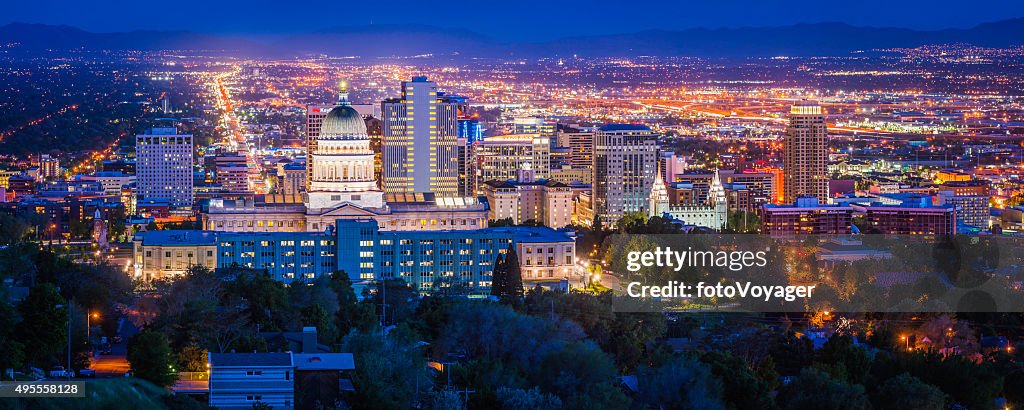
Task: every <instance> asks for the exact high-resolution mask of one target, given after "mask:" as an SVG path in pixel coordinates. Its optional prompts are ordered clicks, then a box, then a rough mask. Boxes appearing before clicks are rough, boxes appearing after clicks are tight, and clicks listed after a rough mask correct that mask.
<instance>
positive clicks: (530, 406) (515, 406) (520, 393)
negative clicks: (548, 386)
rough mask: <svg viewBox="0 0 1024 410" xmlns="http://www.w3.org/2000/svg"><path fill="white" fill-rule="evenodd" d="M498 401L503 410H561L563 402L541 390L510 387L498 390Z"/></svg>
mask: <svg viewBox="0 0 1024 410" xmlns="http://www.w3.org/2000/svg"><path fill="white" fill-rule="evenodd" d="M498 401H499V402H501V409H502V410H559V409H561V408H562V400H561V399H559V398H558V396H555V395H552V394H547V393H543V392H541V391H540V389H539V388H536V387H534V388H532V389H529V390H523V389H514V388H510V387H499V388H498Z"/></svg>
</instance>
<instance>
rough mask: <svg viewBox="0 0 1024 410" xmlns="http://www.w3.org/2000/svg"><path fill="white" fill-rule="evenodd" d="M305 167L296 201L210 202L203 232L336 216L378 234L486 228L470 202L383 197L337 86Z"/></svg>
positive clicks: (315, 222) (273, 228)
mask: <svg viewBox="0 0 1024 410" xmlns="http://www.w3.org/2000/svg"><path fill="white" fill-rule="evenodd" d="M307 149H308V154H309V155H308V156H307V158H308V161H309V163H308V164H307V165H306V166H307V167H310V170H311V172H309V173H308V180H307V184H306V186H307V187H308V188H307V192H306V193H304V194H303V198H302V199H303V202H301V203H274V202H255V201H252V200H225V199H213V200H211V201H210V204H209V208H208V209H206V210H204V212H203V228H204V229H206V230H211V231H222V232H323V231H325V230H330V229H334V225H335V222H336V221H337V220H338V219H358V220H366V219H373V220H376V221H377V224H378V226H379V227H380V229H381V230H401V231H429V230H473V229H481V228H485V227H486V226H487V213H488V209H487V205H486V204H485V203H481V202H479V201H478V200H477V198H464V197H439V196H435V195H434V194H433V193H430V192H423V193H419V192H418V193H385V192H383V191H382V190H381V189H380V188H379V187H378V185H377V181H376V180H375V178H374V152H373V150H372V149H371V148H370V137H369V135H368V133H367V130H366V123H365V122H364V120H363V118H362V116H361V115H360V114H359V112H357V111H356V110H355V109H354V108H353V107H352V106H351V104H350V103H349V101H348V95H347V93H346V90H345V89H344V88H343V89H342V91H341V97H340V98H339V101H338V103H337V105H336V106H335V107H334V108H332V109H331V110H330V112H328V113H327V115H326V116H325V117H324V118H323V123H322V124H321V126H320V134H319V136H317V137H315V138H314V139H313V140H312V141H310V142H309V143H308V147H307Z"/></svg>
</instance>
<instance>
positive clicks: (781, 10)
mask: <svg viewBox="0 0 1024 410" xmlns="http://www.w3.org/2000/svg"><path fill="white" fill-rule="evenodd" d="M5 3H6V4H4V12H3V13H2V16H0V24H7V23H11V22H24V23H46V24H67V25H71V26H75V27H80V28H83V29H86V30H90V31H125V30H137V29H151V30H191V31H200V32H213V33H250V34H258V33H268V34H273V33H292V32H303V31H312V30H318V29H324V28H331V27H341V26H358V25H366V24H371V23H373V24H406V23H417V24H428V25H433V26H438V27H452V28H465V29H469V30H473V31H476V32H479V33H481V34H486V35H489V36H492V37H496V38H498V39H502V40H544V39H551V38H555V37H562V36H570V35H586V34H608V33H621V32H630V31H638V30H645V29H683V28H693V27H742V26H778V25H788V24H795V23H814V22H826V21H837V22H844V23H850V24H855V25H864V26H890V27H908V28H918V29H936V28H950V27H955V28H966V27H970V26H973V25H976V24H978V23H983V22H989V21H996V20H1003V19H1008V18H1017V17H1022V16H1024V2H1021V1H1017V0H975V1H972V2H970V6H965V4H964V2H962V1H958V0H905V1H894V0H861V1H856V2H853V1H811V2H806V1H803V2H801V1H771V0H733V1H687V0H681V1H647V2H622V1H609V0H589V1H588V0H566V1H551V0H520V1H496V2H491V1H478V2H465V1H462V2H436V1H408V0H391V1H387V2H368V1H344V2H290V1H280V0H227V1H209V0H174V1H160V2H140V1H126V0H110V1H103V2H101V4H102V6H98V5H97V4H96V3H94V2H88V1H81V0H51V1H46V2H34V1H16V2H5Z"/></svg>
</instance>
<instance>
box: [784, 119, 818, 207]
mask: <svg viewBox="0 0 1024 410" xmlns="http://www.w3.org/2000/svg"><path fill="white" fill-rule="evenodd" d="M827 137H828V130H827V129H826V125H825V113H824V112H822V110H821V106H820V105H818V103H816V102H813V101H807V100H803V101H801V102H799V103H797V104H796V105H794V106H793V107H792V109H791V110H790V112H789V127H787V128H786V135H785V136H783V140H782V149H783V158H782V166H783V169H784V174H783V184H782V186H783V197H782V202H783V203H785V204H792V203H794V202H795V201H796V199H797V198H799V197H802V196H813V197H816V198H818V200H819V201H820V202H822V203H827V202H828V201H829V195H828V170H827V167H828V142H827V139H828V138H827Z"/></svg>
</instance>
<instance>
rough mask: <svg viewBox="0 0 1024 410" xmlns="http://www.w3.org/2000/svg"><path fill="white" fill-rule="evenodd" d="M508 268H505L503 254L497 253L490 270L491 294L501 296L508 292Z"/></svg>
mask: <svg viewBox="0 0 1024 410" xmlns="http://www.w3.org/2000/svg"><path fill="white" fill-rule="evenodd" d="M507 271H508V269H506V268H505V256H504V255H501V254H498V257H497V258H495V259H494V269H492V270H491V296H497V297H499V298H500V297H501V296H502V295H505V294H506V293H508V272H507Z"/></svg>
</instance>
